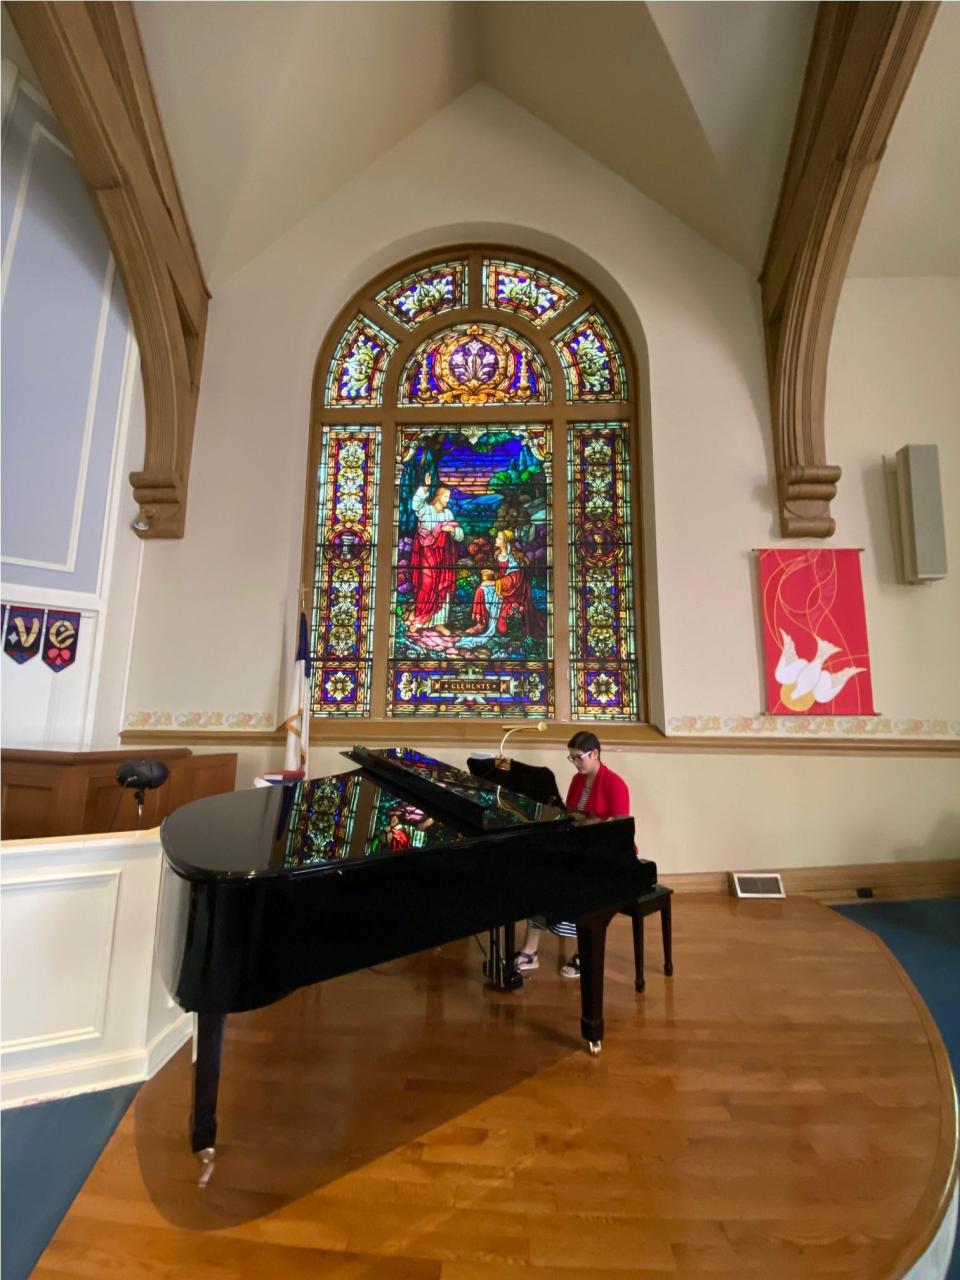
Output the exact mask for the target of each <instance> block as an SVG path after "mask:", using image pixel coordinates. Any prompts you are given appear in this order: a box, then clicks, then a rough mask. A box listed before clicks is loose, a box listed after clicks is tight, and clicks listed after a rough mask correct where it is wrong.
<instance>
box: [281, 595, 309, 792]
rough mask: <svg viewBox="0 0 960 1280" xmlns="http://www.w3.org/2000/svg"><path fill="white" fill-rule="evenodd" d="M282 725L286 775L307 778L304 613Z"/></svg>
mask: <svg viewBox="0 0 960 1280" xmlns="http://www.w3.org/2000/svg"><path fill="white" fill-rule="evenodd" d="M283 723H284V727H285V728H286V730H287V750H286V754H285V756H284V760H283V769H284V773H298V774H300V776H301V777H304V778H305V777H306V776H307V768H308V765H309V761H310V647H309V644H308V643H307V619H306V615H305V614H304V613H303V611H302V610H301V612H300V622H299V625H298V627H297V654H296V657H295V659H294V662H293V671H292V672H291V676H290V692H289V696H288V698H287V718H286V720H284V722H283Z"/></svg>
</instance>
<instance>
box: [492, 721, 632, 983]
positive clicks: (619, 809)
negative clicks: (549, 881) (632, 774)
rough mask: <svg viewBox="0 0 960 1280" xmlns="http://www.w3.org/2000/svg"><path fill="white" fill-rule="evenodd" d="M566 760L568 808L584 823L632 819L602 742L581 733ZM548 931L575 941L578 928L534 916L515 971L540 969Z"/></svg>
mask: <svg viewBox="0 0 960 1280" xmlns="http://www.w3.org/2000/svg"><path fill="white" fill-rule="evenodd" d="M567 751H568V755H567V759H568V760H569V761H570V763H571V764H572V765H573V767H574V768H575V769H576V773H575V774H574V775H573V777H572V778H571V779H570V786H569V788H568V789H567V800H566V805H567V808H568V809H569V810H570V811H571V812H572V813H573V814H574V816H575V819H576V820H579V821H581V822H600V821H602V820H603V819H604V818H628V817H629V816H630V792H629V790H628V789H627V784H626V783H625V782H624V780H623V779H622V778H621V777H620V775H619V774H617V773H614V772H613V770H612V769H608V768H607V766H606V765H605V764H603V763H602V762H601V760H600V740H599V738H597V736H596V735H595V734H593V733H588V732H587V731H586V730H581V731H580V732H579V733H575V734H574V735H573V737H572V738H571V739H570V741H569V742H568V743H567ZM544 929H549V930H550V932H551V933H555V934H556V935H557V937H558V938H575V937H576V936H577V927H576V925H575V924H573V922H572V921H570V920H558V921H554V922H548V921H546V920H545V919H544V918H543V916H534V917H533V918H532V919H530V920H528V921H527V936H526V938H525V939H524V943H523V947H522V949H521V950H520V951H518V952H517V954H516V956H515V958H514V967H515V968H516V969H518V970H519V971H520V972H521V973H527V972H529V971H530V970H531V969H539V967H540V958H539V956H538V955H537V949H538V947H539V946H540V935H541V934H542V932H543V930H544ZM560 972H561V974H562V975H563V977H565V978H578V977H579V976H580V957H579V955H577V954H576V953H575V954H574V955H573V956H572V957H571V959H570V960H569V961H568V963H567V964H565V965H563V966H562V968H561V969H560Z"/></svg>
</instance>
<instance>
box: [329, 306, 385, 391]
mask: <svg viewBox="0 0 960 1280" xmlns="http://www.w3.org/2000/svg"><path fill="white" fill-rule="evenodd" d="M396 346H397V343H396V339H395V338H392V337H391V336H390V334H388V333H384V331H383V330H382V329H381V328H379V327H378V326H377V325H375V324H374V323H373V321H372V320H368V319H367V317H366V316H362V315H361V316H357V318H356V319H355V320H354V321H353V323H352V324H351V325H350V326H349V328H348V329H347V330H346V332H345V333H344V334H343V337H342V338H341V339H340V341H339V342H338V343H337V349H336V351H335V352H334V354H333V359H332V360H331V361H330V368H329V370H328V372H327V381H326V384H325V387H324V400H323V403H324V406H325V407H326V408H327V409H354V408H364V407H369V406H371V405H380V404H382V403H383V375H384V373H385V371H386V367H387V364H388V363H389V360H390V357H391V355H393V352H394V350H395V349H396Z"/></svg>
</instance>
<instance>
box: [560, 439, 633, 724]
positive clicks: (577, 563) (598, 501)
mask: <svg viewBox="0 0 960 1280" xmlns="http://www.w3.org/2000/svg"><path fill="white" fill-rule="evenodd" d="M567 447H568V452H567V457H568V464H569V529H570V538H569V545H570V676H571V712H572V715H573V717H574V719H578V720H634V719H636V717H637V712H638V680H637V663H636V651H635V638H634V599H633V570H632V563H631V562H632V546H631V540H630V504H629V494H630V469H629V450H628V448H627V424H626V423H624V422H592V423H591V422H576V423H573V424H571V426H570V427H569V429H568V436H567Z"/></svg>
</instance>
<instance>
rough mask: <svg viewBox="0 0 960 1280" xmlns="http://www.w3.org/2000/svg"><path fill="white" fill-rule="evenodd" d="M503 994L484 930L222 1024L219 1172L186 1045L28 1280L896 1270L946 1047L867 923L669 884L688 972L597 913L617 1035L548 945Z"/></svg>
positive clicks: (946, 1124) (646, 1278)
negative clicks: (600, 1038)
mask: <svg viewBox="0 0 960 1280" xmlns="http://www.w3.org/2000/svg"><path fill="white" fill-rule="evenodd" d="M542 953H543V956H542V967H541V968H540V970H539V971H537V972H536V973H534V974H533V975H531V976H530V978H529V979H528V980H527V982H526V983H525V986H524V988H523V990H522V991H521V992H519V993H517V994H515V995H513V996H506V995H494V994H491V993H489V992H486V991H484V989H483V987H482V977H481V974H480V967H479V966H480V962H481V955H480V951H479V949H478V947H477V944H476V942H475V941H473V940H472V939H468V940H466V941H464V942H461V943H457V944H454V945H451V946H448V947H444V948H442V949H441V950H440V951H437V952H431V953H424V954H423V955H419V956H415V957H411V958H409V959H406V960H402V961H396V962H394V963H391V964H389V965H386V966H384V967H383V968H382V969H378V970H375V971H371V970H367V971H364V972H362V973H358V974H354V975H351V976H350V977H347V978H342V979H339V980H337V981H335V982H329V983H324V984H321V985H320V986H317V987H313V988H310V989H308V990H305V991H301V992H298V993H296V994H295V995H293V996H291V997H289V998H288V999H286V1000H284V1001H282V1002H281V1003H279V1004H276V1005H273V1006H272V1007H270V1008H268V1009H263V1010H259V1011H257V1012H255V1013H250V1014H243V1015H238V1016H236V1017H233V1018H231V1019H229V1020H228V1024H227V1040H226V1047H225V1051H224V1065H223V1081H222V1086H221V1100H220V1109H219V1114H220V1135H219V1145H218V1152H217V1160H216V1164H215V1166H214V1170H213V1174H212V1176H211V1178H210V1180H209V1183H208V1184H207V1185H206V1186H204V1187H200V1186H198V1176H199V1173H200V1166H199V1165H198V1162H197V1161H196V1159H195V1158H194V1157H193V1156H192V1155H191V1154H190V1152H189V1149H188V1144H187V1113H188V1108H189V1070H190V1063H189V1050H188V1049H185V1050H183V1051H182V1052H181V1053H180V1054H178V1055H177V1057H176V1058H174V1059H173V1061H171V1062H170V1063H169V1064H168V1066H167V1067H166V1068H164V1070H163V1071H162V1072H160V1074H159V1075H158V1076H157V1077H156V1078H155V1079H154V1080H152V1081H150V1082H149V1083H148V1084H146V1085H144V1086H143V1088H142V1089H141V1091H140V1093H139V1095H138V1097H137V1099H136V1101H135V1103H134V1105H133V1107H132V1108H131V1109H130V1111H129V1112H128V1114H127V1116H126V1117H125V1119H124V1121H123V1122H122V1124H121V1126H120V1127H119V1129H118V1130H117V1132H116V1133H115V1134H114V1136H113V1138H112V1139H111V1141H110V1143H109V1145H108V1146H107V1148H106V1150H105V1151H104V1153H103V1155H102V1156H101V1158H100V1160H99V1162H98V1164H97V1166H96V1168H95V1169H94V1170H93V1172H92V1174H91V1176H90V1178H89V1179H88V1181H87V1184H86V1186H85V1187H84V1189H83V1191H82V1192H81V1193H80V1195H79V1196H78V1198H77V1200H76V1201H75V1203H74V1205H73V1207H72V1209H71V1210H70V1212H69V1214H68V1215H67V1217H66V1218H65V1220H64V1222H63V1223H62V1224H61V1227H60V1229H59V1231H58V1232H57V1234H56V1236H55V1237H54V1239H53V1241H52V1242H51V1243H50V1245H49V1247H48V1248H47V1250H46V1252H45V1253H44V1255H43V1257H42V1258H41V1260H40V1263H39V1264H38V1267H37V1269H36V1271H35V1272H34V1275H35V1276H36V1277H38V1278H39V1280H44V1278H49V1280H52V1278H53V1277H64V1276H70V1277H105V1278H106V1277H109V1278H110V1280H117V1277H122V1278H123V1280H148V1278H149V1280H170V1278H173V1277H177V1278H178V1280H179V1278H181V1277H182V1278H184V1280H186V1278H187V1277H189V1280H234V1277H248V1276H250V1277H253V1276H256V1277H268V1278H270V1280H273V1278H274V1277H277V1278H278V1280H285V1278H286V1277H307V1276H310V1277H316V1276H324V1277H327V1276H330V1277H336V1278H337V1280H346V1278H347V1277H351V1278H353V1277H364V1278H365V1280H368V1278H371V1277H376V1278H378V1280H379V1278H380V1277H383V1280H500V1278H501V1277H502V1278H503V1280H511V1278H512V1277H523V1278H524V1280H547V1277H553V1276H556V1277H562V1278H563V1280H586V1278H587V1277H590V1278H591V1280H592V1278H594V1277H597V1276H602V1277H605V1278H606V1280H617V1278H618V1277H624V1278H625V1277H628V1276H629V1277H633V1278H636V1277H640V1278H643V1280H661V1278H662V1280H667V1278H668V1277H669V1278H670V1280H676V1278H677V1277H691V1276H707V1275H709V1276H711V1277H714V1278H715V1280H745V1278H747V1277H755V1278H756V1280H793V1278H794V1277H797V1278H798V1280H799V1278H801V1277H802V1278H803V1280H811V1278H813V1277H821V1276H829V1277H847V1278H849V1277H862V1278H864V1280H866V1278H868V1277H869V1278H870V1280H887V1278H888V1277H893V1276H900V1275H902V1274H903V1273H904V1272H905V1271H906V1270H907V1269H908V1267H909V1265H910V1264H911V1262H912V1261H913V1260H914V1258H915V1257H916V1256H917V1253H918V1251H919V1250H922V1248H924V1247H925V1245H926V1243H927V1242H928V1241H929V1239H930V1238H931V1236H932V1234H933V1232H934V1230H935V1229H936V1227H937V1226H938V1224H939V1217H940V1215H941V1214H942V1211H943V1207H944V1205H945V1199H944V1197H945V1196H946V1194H947V1191H948V1187H949V1185H950V1178H951V1173H950V1171H951V1169H952V1168H953V1163H954V1160H955V1155H956V1115H955V1107H954V1101H953V1092H952V1084H951V1079H950V1073H949V1067H948V1065H947V1061H946V1056H945V1053H944V1051H943V1047H942V1044H941V1043H940V1040H939V1036H938V1035H937V1033H936V1031H935V1029H934V1028H933V1026H932V1024H931V1022H930V1020H929V1015H928V1014H927V1013H926V1010H925V1009H924V1007H923V1006H922V1004H921V1003H920V1001H919V998H918V997H917V996H916V995H915V993H914V992H913V989H912V987H910V985H909V983H908V982H907V980H906V978H905V975H904V974H903V971H902V970H901V969H900V967H899V965H898V964H897V963H896V961H895V960H894V959H893V958H892V956H890V954H889V953H888V952H887V951H886V949H885V948H883V947H882V945H881V944H880V943H879V942H878V940H877V939H876V938H875V937H874V935H872V934H870V933H868V932H867V931H866V930H863V929H860V928H859V927H858V926H856V925H854V924H852V923H851V922H849V921H848V920H846V919H844V918H843V917H841V916H840V915H838V914H837V913H835V912H832V911H830V910H829V909H827V908H826V907H823V906H821V905H819V904H818V903H814V902H811V901H808V900H805V899H791V900H787V901H785V902H754V903H738V902H735V901H733V900H730V899H728V898H725V897H720V896H716V895H703V896H699V895H695V894H690V895H686V894H685V895H683V897H682V898H681V899H678V900H677V901H676V908H675V911H674V965H675V976H674V977H673V978H672V979H667V978H664V976H663V974H662V971H661V952H660V939H659V929H658V928H657V927H656V921H652V922H648V926H647V989H646V993H645V994H644V995H639V996H638V995H636V994H635V993H634V990H633V980H632V955H631V945H630V926H629V921H628V920H626V919H625V918H618V919H617V920H616V921H615V922H614V924H613V925H612V926H611V938H610V947H609V951H608V958H607V990H606V1012H607V1030H606V1038H605V1041H604V1051H603V1053H602V1055H601V1056H600V1057H599V1058H591V1057H590V1056H589V1055H588V1054H587V1053H586V1052H585V1051H584V1049H583V1047H582V1044H581V1042H580V1040H579V1038H578V1020H579V1001H578V992H577V990H576V984H575V983H573V982H570V981H565V980H564V979H562V978H561V977H560V976H559V975H558V974H557V970H556V958H557V940H556V939H553V938H548V939H546V940H545V941H544V944H543V947H542Z"/></svg>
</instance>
